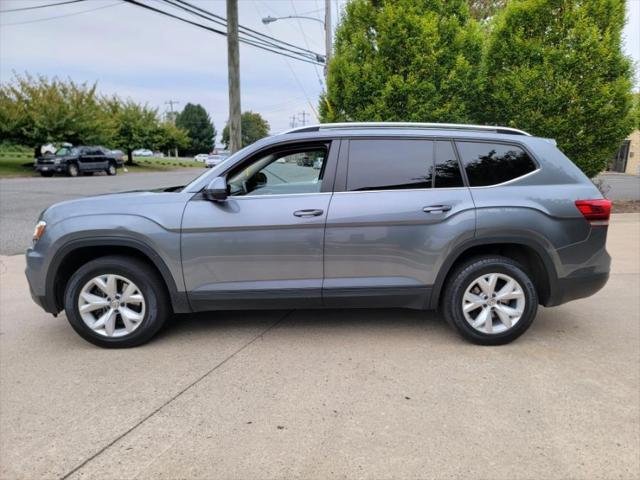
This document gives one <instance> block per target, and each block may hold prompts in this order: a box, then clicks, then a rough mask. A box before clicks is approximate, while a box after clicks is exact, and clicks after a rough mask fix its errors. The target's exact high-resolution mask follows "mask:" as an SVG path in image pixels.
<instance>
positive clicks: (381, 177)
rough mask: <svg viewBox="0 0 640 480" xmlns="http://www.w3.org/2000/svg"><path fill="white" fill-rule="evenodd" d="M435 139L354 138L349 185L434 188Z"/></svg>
mask: <svg viewBox="0 0 640 480" xmlns="http://www.w3.org/2000/svg"><path fill="white" fill-rule="evenodd" d="M432 167H433V142H432V141H429V140H351V141H350V142H349V169H348V171H347V189H348V190H351V191H354V190H394V189H403V188H431V184H432V170H433V168H432Z"/></svg>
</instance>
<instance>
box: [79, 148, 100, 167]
mask: <svg viewBox="0 0 640 480" xmlns="http://www.w3.org/2000/svg"><path fill="white" fill-rule="evenodd" d="M99 154H100V151H99V150H98V149H97V148H96V147H84V148H82V150H81V151H80V157H79V158H78V168H79V169H80V171H82V172H91V171H94V170H97V168H96V165H97V163H98V162H99V156H98V155H99Z"/></svg>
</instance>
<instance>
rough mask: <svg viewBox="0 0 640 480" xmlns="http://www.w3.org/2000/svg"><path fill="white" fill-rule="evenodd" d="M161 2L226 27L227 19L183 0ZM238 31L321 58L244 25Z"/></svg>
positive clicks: (312, 52) (310, 51)
mask: <svg viewBox="0 0 640 480" xmlns="http://www.w3.org/2000/svg"><path fill="white" fill-rule="evenodd" d="M163 1H164V2H165V3H172V2H174V1H175V2H178V3H180V4H182V5H183V6H182V7H181V6H178V5H175V6H176V7H178V8H182V9H185V7H184V6H186V7H189V8H190V9H192V10H197V11H198V12H201V13H196V12H193V11H192V10H187V11H190V12H191V13H192V14H194V15H198V16H200V17H202V18H206V19H208V20H210V21H212V22H215V23H218V24H219V25H223V26H225V27H226V25H227V19H226V18H224V17H222V16H220V15H217V14H215V13H213V12H211V11H209V10H205V9H204V8H201V7H198V6H196V5H193V4H191V3H189V2H187V1H185V0H163ZM202 14H205V15H207V16H206V17H203V15H202ZM239 30H240V32H241V33H243V34H245V35H247V36H249V37H253V38H255V39H257V40H262V41H263V42H266V43H276V44H279V46H281V45H286V46H287V47H292V48H295V49H297V50H300V51H302V52H306V53H308V54H310V55H311V56H313V58H314V59H318V58H319V57H322V55H319V54H318V53H316V52H314V51H312V50H310V49H308V48H307V49H304V48H302V47H299V46H298V45H294V44H292V43H288V42H285V41H284V40H280V39H278V38H275V37H272V36H269V35H266V34H264V33H262V32H259V31H257V30H253V29H251V28H249V27H245V26H244V25H239Z"/></svg>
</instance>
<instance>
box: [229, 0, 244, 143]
mask: <svg viewBox="0 0 640 480" xmlns="http://www.w3.org/2000/svg"><path fill="white" fill-rule="evenodd" d="M239 50H240V49H239V45H238V0H227V56H228V68H229V149H230V150H231V153H235V152H237V151H238V150H240V149H241V148H242V130H241V129H242V126H241V122H240V115H241V111H240V52H239Z"/></svg>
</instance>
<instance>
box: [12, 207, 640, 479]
mask: <svg viewBox="0 0 640 480" xmlns="http://www.w3.org/2000/svg"><path fill="white" fill-rule="evenodd" d="M639 238H640V215H637V214H625V215H616V216H614V218H613V221H612V226H611V228H610V237H609V250H610V252H611V253H612V256H613V259H614V263H613V272H612V276H611V279H610V281H609V283H608V284H607V286H606V287H605V289H604V290H603V291H601V292H600V293H599V294H597V295H596V296H594V297H592V298H589V299H585V300H580V301H576V302H573V303H570V304H567V305H564V306H561V307H556V308H552V309H541V311H540V312H539V315H538V318H537V320H536V322H534V324H533V326H532V327H531V329H530V330H529V331H528V332H527V333H526V334H525V335H524V336H523V337H521V338H520V339H519V340H518V341H516V342H515V343H513V344H510V345H507V346H503V347H484V348H483V347H477V346H473V345H470V344H467V343H465V342H464V341H462V340H460V339H459V338H458V337H457V336H456V335H455V334H454V333H453V332H452V331H451V330H450V329H449V328H448V327H447V326H446V325H445V323H444V321H442V320H441V319H440V318H439V317H438V316H437V315H435V314H430V313H422V312H414V311H403V310H353V311H347V310H332V311H311V310H309V311H292V312H235V313H233V312H232V313H226V312H223V313H211V314H207V315H192V316H185V317H182V318H176V319H175V320H174V321H173V322H172V324H171V325H169V327H168V328H166V329H165V330H164V331H163V332H162V333H161V335H160V336H159V337H158V338H157V339H156V340H154V341H152V342H151V343H150V344H148V345H146V346H144V347H141V348H136V349H130V350H102V349H99V348H97V347H94V346H92V345H90V344H88V343H86V342H84V341H83V340H82V339H80V337H78V336H77V335H76V334H75V333H74V332H73V331H72V330H71V328H70V327H69V326H68V325H67V322H66V319H65V317H64V315H61V316H60V317H59V318H57V319H54V318H52V317H51V316H49V315H46V314H44V313H43V312H42V311H40V310H39V309H38V308H37V307H36V306H35V305H34V304H33V303H31V301H30V299H29V294H28V291H27V285H26V281H25V279H24V276H23V274H22V269H23V268H24V262H23V259H22V257H19V256H14V257H6V256H5V257H0V260H1V264H0V268H1V272H0V284H1V289H0V387H1V389H0V465H1V466H0V478H3V479H20V478H25V479H26V478H29V479H33V478H47V479H49V478H74V479H80V478H86V479H96V478H109V479H126V478H134V477H135V478H142V479H165V478H166V479H169V478H190V479H191V478H198V479H212V478H229V479H240V478H242V479H267V478H318V479H325V478H372V479H380V478H460V477H465V478H486V479H505V480H506V479H509V480H512V479H521V478H522V479H525V478H527V479H532V478H533V479H538V478H545V479H555V478H557V479H564V478H574V479H594V478H619V479H637V478H638V477H639V476H640V328H639V321H640V296H639V295H638V292H639V291H640V248H639V245H638V239H639Z"/></svg>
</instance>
